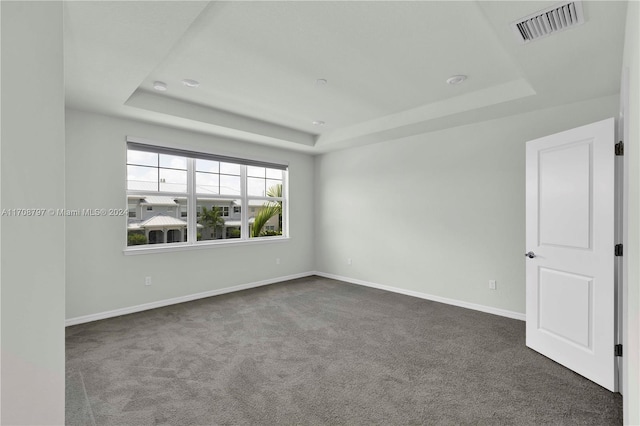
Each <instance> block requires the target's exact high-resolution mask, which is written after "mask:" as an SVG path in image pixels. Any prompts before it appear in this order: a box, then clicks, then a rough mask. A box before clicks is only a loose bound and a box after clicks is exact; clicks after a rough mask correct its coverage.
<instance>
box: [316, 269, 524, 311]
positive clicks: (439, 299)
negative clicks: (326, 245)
mask: <svg viewBox="0 0 640 426" xmlns="http://www.w3.org/2000/svg"><path fill="white" fill-rule="evenodd" d="M313 275H318V276H319V277H324V278H331V279H334V280H338V281H345V282H348V283H351V284H357V285H362V286H366V287H372V288H377V289H380V290H386V291H391V292H393V293H400V294H404V295H407V296H413V297H419V298H420V299H426V300H432V301H434V302H440V303H446V304H447V305H453V306H459V307H461V308H467V309H473V310H475V311H481V312H486V313H488V314H493V315H499V316H501V317H507V318H512V319H517V320H521V321H525V320H526V319H527V317H526V315H525V314H521V313H520V312H514V311H508V310H506V309H500V308H494V307H491V306H485V305H478V304H476V303H469V302H463V301H461V300H456V299H449V298H447V297H441V296H435V295H433V294H427V293H421V292H419V291H413V290H405V289H403V288H398V287H391V286H388V285H382V284H376V283H371V282H368V281H363V280H359V279H356V278H349V277H343V276H340V275H333V274H327V273H325V272H318V271H315V272H314V273H313Z"/></svg>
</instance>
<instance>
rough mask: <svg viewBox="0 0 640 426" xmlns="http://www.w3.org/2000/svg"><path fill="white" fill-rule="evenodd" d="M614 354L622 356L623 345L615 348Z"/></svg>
mask: <svg viewBox="0 0 640 426" xmlns="http://www.w3.org/2000/svg"><path fill="white" fill-rule="evenodd" d="M613 353H614V354H615V356H622V345H615V346H614V347H613Z"/></svg>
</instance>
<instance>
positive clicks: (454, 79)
mask: <svg viewBox="0 0 640 426" xmlns="http://www.w3.org/2000/svg"><path fill="white" fill-rule="evenodd" d="M466 79H467V76H466V75H452V76H451V77H449V78H448V79H447V84H453V85H455V84H460V83H462V82H463V81H465V80H466Z"/></svg>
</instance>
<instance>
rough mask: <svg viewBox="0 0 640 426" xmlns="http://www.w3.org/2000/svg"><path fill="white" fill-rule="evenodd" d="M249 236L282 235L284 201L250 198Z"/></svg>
mask: <svg viewBox="0 0 640 426" xmlns="http://www.w3.org/2000/svg"><path fill="white" fill-rule="evenodd" d="M249 207H250V208H249V211H250V213H249V237H251V238H256V237H274V236H280V235H282V203H279V202H275V201H258V200H249Z"/></svg>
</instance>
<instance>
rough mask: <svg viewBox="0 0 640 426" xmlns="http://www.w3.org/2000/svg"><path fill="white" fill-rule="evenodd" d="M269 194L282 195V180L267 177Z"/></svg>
mask: <svg viewBox="0 0 640 426" xmlns="http://www.w3.org/2000/svg"><path fill="white" fill-rule="evenodd" d="M267 196H268V197H282V181H281V180H271V179H267Z"/></svg>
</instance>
